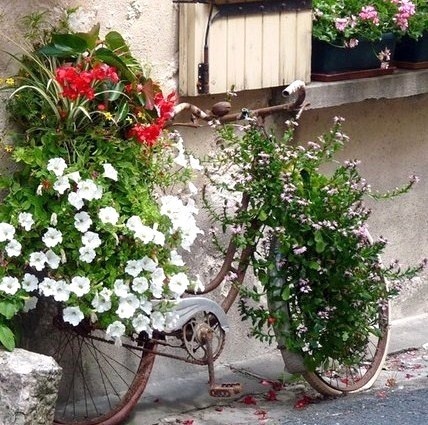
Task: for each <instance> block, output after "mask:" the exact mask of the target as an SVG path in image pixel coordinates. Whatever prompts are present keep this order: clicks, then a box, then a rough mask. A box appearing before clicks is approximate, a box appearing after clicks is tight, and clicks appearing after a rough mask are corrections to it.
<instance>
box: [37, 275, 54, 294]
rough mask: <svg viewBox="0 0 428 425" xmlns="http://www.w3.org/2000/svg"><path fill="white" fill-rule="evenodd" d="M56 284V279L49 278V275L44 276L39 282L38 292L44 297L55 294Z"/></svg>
mask: <svg viewBox="0 0 428 425" xmlns="http://www.w3.org/2000/svg"><path fill="white" fill-rule="evenodd" d="M56 285H57V282H56V280H54V279H51V278H50V277H45V278H44V279H43V280H42V281H41V282H40V283H39V292H40V293H41V294H42V295H44V296H45V297H50V296H54V295H55V294H56Z"/></svg>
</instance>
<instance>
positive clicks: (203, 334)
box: [199, 328, 242, 397]
mask: <svg viewBox="0 0 428 425" xmlns="http://www.w3.org/2000/svg"><path fill="white" fill-rule="evenodd" d="M199 339H200V340H201V342H203V343H204V344H205V347H206V353H207V363H208V375H209V385H210V396H211V397H232V396H233V395H236V394H239V393H240V392H242V385H241V384H240V383H239V382H235V383H226V384H216V383H215V375H214V356H213V346H212V339H213V336H212V330H211V329H210V328H205V329H201V330H200V335H199Z"/></svg>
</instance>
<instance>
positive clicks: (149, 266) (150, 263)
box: [140, 256, 158, 272]
mask: <svg viewBox="0 0 428 425" xmlns="http://www.w3.org/2000/svg"><path fill="white" fill-rule="evenodd" d="M140 261H141V266H142V268H143V270H145V271H146V272H154V271H155V270H156V267H157V266H158V263H157V261H154V260H152V259H151V258H149V257H147V256H146V257H143V258H142V259H141V260H140Z"/></svg>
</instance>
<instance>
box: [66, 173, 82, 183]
mask: <svg viewBox="0 0 428 425" xmlns="http://www.w3.org/2000/svg"><path fill="white" fill-rule="evenodd" d="M65 177H67V178H68V179H69V180H71V181H73V182H74V183H79V182H80V180H82V178H81V177H80V173H79V172H78V171H73V172H72V173H68V174H66V175H65Z"/></svg>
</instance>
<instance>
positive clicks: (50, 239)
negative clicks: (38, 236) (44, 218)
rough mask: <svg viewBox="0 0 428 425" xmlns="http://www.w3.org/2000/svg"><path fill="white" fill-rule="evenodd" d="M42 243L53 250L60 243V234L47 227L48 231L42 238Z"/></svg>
mask: <svg viewBox="0 0 428 425" xmlns="http://www.w3.org/2000/svg"><path fill="white" fill-rule="evenodd" d="M42 241H43V242H44V244H45V245H46V246H47V247H48V248H53V247H54V246H57V245H58V244H59V243H61V242H62V233H61V231H59V230H57V229H54V228H53V227H48V230H47V231H46V233H45V234H44V235H43V237H42Z"/></svg>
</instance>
